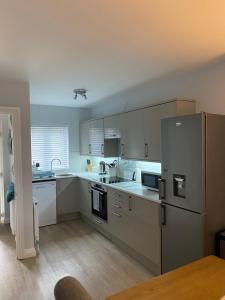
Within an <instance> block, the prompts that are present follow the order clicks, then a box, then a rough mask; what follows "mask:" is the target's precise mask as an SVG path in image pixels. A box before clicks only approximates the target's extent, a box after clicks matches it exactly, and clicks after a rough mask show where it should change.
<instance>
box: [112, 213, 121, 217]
mask: <svg viewBox="0 0 225 300" xmlns="http://www.w3.org/2000/svg"><path fill="white" fill-rule="evenodd" d="M112 214H113V215H115V216H117V217H118V218H121V217H122V215H121V214H118V213H116V212H112Z"/></svg>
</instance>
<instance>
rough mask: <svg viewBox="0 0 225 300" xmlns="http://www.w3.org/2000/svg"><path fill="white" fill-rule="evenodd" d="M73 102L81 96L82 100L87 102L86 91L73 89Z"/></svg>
mask: <svg viewBox="0 0 225 300" xmlns="http://www.w3.org/2000/svg"><path fill="white" fill-rule="evenodd" d="M73 92H74V98H73V99H74V100H77V98H78V96H81V97H82V98H83V99H84V100H87V90H86V89H74V90H73Z"/></svg>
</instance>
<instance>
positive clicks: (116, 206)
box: [112, 204, 122, 208]
mask: <svg viewBox="0 0 225 300" xmlns="http://www.w3.org/2000/svg"><path fill="white" fill-rule="evenodd" d="M112 206H113V207H115V208H122V207H121V206H120V205H116V204H112Z"/></svg>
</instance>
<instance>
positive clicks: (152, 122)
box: [143, 101, 177, 162]
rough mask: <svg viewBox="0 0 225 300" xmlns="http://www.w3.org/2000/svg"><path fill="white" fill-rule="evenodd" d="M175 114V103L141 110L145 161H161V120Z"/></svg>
mask: <svg viewBox="0 0 225 300" xmlns="http://www.w3.org/2000/svg"><path fill="white" fill-rule="evenodd" d="M176 114H177V102H176V101H173V102H169V103H165V104H160V105H156V106H152V107H149V108H145V109H143V120H144V144H145V159H146V160H149V161H156V162H160V161H161V120H162V119H164V118H169V117H174V116H176Z"/></svg>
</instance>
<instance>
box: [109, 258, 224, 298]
mask: <svg viewBox="0 0 225 300" xmlns="http://www.w3.org/2000/svg"><path fill="white" fill-rule="evenodd" d="M223 297H224V298H223ZM128 299H129V300H136V299H141V300H147V299H148V300H176V299H179V300H194V299H196V300H203V299H204V300H220V299H221V300H222V299H223V300H225V260H223V259H221V258H218V257H216V256H208V257H205V258H202V259H200V260H197V261H195V262H193V263H191V264H188V265H186V266H184V267H182V268H179V269H177V270H174V271H172V272H169V273H166V274H163V275H161V276H158V277H155V278H153V279H151V280H149V281H147V282H144V283H141V284H138V285H137V286H134V287H132V288H130V289H128V290H125V291H123V292H120V293H118V294H116V295H114V296H111V297H108V298H107V300H128Z"/></svg>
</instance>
